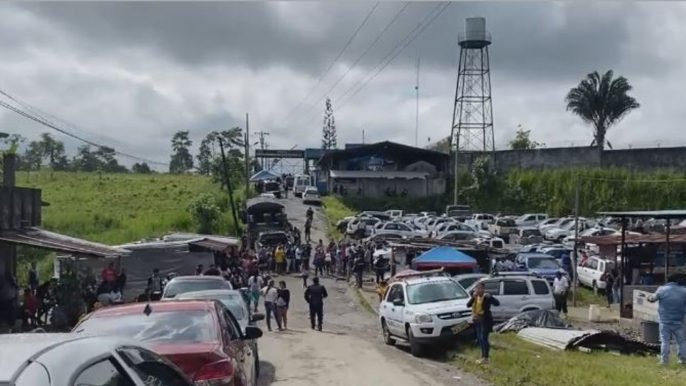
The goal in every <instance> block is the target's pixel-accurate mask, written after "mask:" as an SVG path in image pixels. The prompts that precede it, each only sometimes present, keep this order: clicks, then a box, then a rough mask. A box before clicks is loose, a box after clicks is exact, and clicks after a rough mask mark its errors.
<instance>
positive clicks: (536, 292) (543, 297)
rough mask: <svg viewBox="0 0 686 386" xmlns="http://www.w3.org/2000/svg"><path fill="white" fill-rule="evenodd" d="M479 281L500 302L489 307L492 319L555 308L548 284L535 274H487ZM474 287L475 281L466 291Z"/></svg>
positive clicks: (508, 317)
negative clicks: (495, 305)
mask: <svg viewBox="0 0 686 386" xmlns="http://www.w3.org/2000/svg"><path fill="white" fill-rule="evenodd" d="M479 282H481V283H483V284H484V289H485V290H486V292H487V293H489V294H491V295H493V296H495V297H496V298H497V299H498V301H499V302H500V306H498V307H493V308H491V313H492V314H493V319H494V320H497V321H502V320H508V319H510V318H511V317H513V316H515V315H517V314H520V313H522V312H526V311H533V310H550V309H554V308H555V299H554V298H553V290H552V288H551V287H550V284H549V283H548V282H547V281H546V280H545V279H543V278H541V277H539V276H537V275H527V274H523V275H516V274H512V275H503V276H489V277H487V278H484V279H481V280H479ZM475 287H476V283H474V284H472V286H471V287H470V288H469V289H468V292H471V291H473V290H474V288H475Z"/></svg>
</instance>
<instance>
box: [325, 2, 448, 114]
mask: <svg viewBox="0 0 686 386" xmlns="http://www.w3.org/2000/svg"><path fill="white" fill-rule="evenodd" d="M451 4H452V3H447V4H443V9H441V10H440V11H439V12H438V13H437V14H436V15H434V16H433V18H431V20H429V21H428V23H426V24H424V26H423V27H421V29H420V30H419V32H417V33H416V34H415V35H414V36H412V37H410V35H411V34H412V32H410V34H408V35H407V36H406V37H405V39H407V38H408V37H410V40H408V41H407V43H405V44H404V45H403V46H402V47H401V48H400V50H398V51H397V52H396V53H395V54H394V55H393V56H392V57H391V58H390V59H389V60H388V61H387V62H386V63H385V64H384V65H383V67H381V68H380V69H379V70H378V71H377V72H376V73H375V74H374V75H373V76H372V77H371V78H369V79H368V80H367V81H366V82H364V83H363V84H362V86H361V87H360V88H358V89H357V90H356V91H355V92H354V93H353V94H352V95H350V97H349V98H348V99H346V100H345V101H343V102H341V104H339V105H338V111H340V110H341V108H342V106H344V105H345V104H346V102H348V101H350V100H351V99H352V98H353V97H354V96H355V95H357V93H359V92H360V91H362V89H364V88H365V87H367V85H368V84H369V83H370V82H371V81H372V80H374V78H376V77H377V75H379V74H380V73H381V72H383V70H384V69H385V68H386V67H387V66H388V65H389V64H390V63H391V62H392V61H393V60H394V59H395V58H396V57H398V55H400V53H402V52H403V51H404V50H405V48H407V47H408V46H409V45H410V44H412V42H413V41H414V40H415V39H416V38H418V37H419V35H421V34H422V32H424V30H425V29H426V28H428V27H429V26H430V25H431V24H432V23H433V22H434V21H436V19H438V17H439V16H441V14H442V13H443V12H445V10H446V9H448V7H450V5H451ZM440 6H441V5H440V4H439V6H437V7H436V8H434V10H433V11H431V13H429V15H427V17H426V18H425V19H424V20H423V21H421V22H420V23H419V24H417V26H416V27H415V28H414V29H413V31H414V30H416V29H417V28H419V27H420V26H421V25H422V23H424V21H426V20H427V19H428V18H429V17H430V16H431V14H432V13H434V12H435V11H436V10H437V9H438V8H439V7H440ZM405 39H403V40H405ZM401 43H402V40H401V41H400V43H399V44H398V46H399V45H400V44H401ZM398 46H396V47H398ZM394 49H395V48H394ZM392 52H393V50H391V51H390V52H389V55H390V54H391V53H392ZM387 56H388V55H387ZM382 62H383V60H382ZM380 63H381V62H380ZM371 71H374V69H372V70H371ZM371 71H370V72H371ZM354 87H355V86H353V87H352V88H351V89H350V90H348V91H351V90H352V89H353V88H354ZM344 97H345V95H344V96H343V97H341V99H343V98H344Z"/></svg>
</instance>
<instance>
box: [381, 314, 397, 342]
mask: <svg viewBox="0 0 686 386" xmlns="http://www.w3.org/2000/svg"><path fill="white" fill-rule="evenodd" d="M381 329H382V330H383V342H384V343H386V344H387V345H389V346H393V345H395V339H393V337H391V332H390V331H388V326H387V325H386V321H385V320H382V321H381Z"/></svg>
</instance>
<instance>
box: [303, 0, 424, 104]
mask: <svg viewBox="0 0 686 386" xmlns="http://www.w3.org/2000/svg"><path fill="white" fill-rule="evenodd" d="M409 5H410V2H406V3H405V5H404V6H403V7H402V8H401V9H400V10H399V11H398V12H396V14H395V16H393V18H392V19H391V20H389V21H388V22H387V23H386V25H385V26H384V28H383V29H382V30H381V32H380V33H379V34H378V35H377V36H376V38H374V40H373V41H372V42H371V44H369V46H367V49H366V50H364V52H363V53H362V54H361V55H360V56H358V58H357V59H356V60H355V62H353V64H352V65H351V66H350V67H348V70H347V71H346V72H345V73H344V74H343V75H342V76H341V77H340V78H338V80H337V81H336V82H335V83H334V84H333V85H332V86H331V87H330V88H329V89H328V90H327V91H326V92H325V93H324V94H323V95H322V96H321V97H320V98H319V99H318V100H317V101H316V102H314V103H313V104H311V105H310V106H309V107H308V108H307V110H308V111H311V109H312V108H313V107H315V106H317V105H318V104H319V103H320V102H322V101H323V100H324V98H326V96H327V94H329V93H330V92H331V91H333V89H334V88H336V86H338V84H339V83H341V81H342V80H343V79H345V77H346V76H348V74H349V73H350V72H351V71H352V70H353V69H354V68H355V67H356V66H357V64H358V63H360V61H361V60H362V59H363V58H364V57H365V56H366V55H367V54H368V53H369V51H371V49H372V48H374V46H375V45H376V43H377V42H378V41H379V40H380V39H381V38H382V37H383V36H384V34H386V31H388V29H389V28H390V27H391V26H392V25H393V23H395V21H396V20H398V18H399V17H400V15H401V14H402V13H403V12H404V11H405V9H406V8H407V7H408V6H409Z"/></svg>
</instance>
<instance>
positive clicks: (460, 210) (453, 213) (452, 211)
mask: <svg viewBox="0 0 686 386" xmlns="http://www.w3.org/2000/svg"><path fill="white" fill-rule="evenodd" d="M471 214H472V210H471V208H470V207H469V205H448V206H446V207H445V215H446V216H448V217H462V218H466V217H469V216H471Z"/></svg>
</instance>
